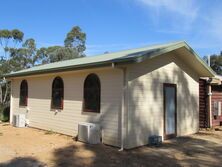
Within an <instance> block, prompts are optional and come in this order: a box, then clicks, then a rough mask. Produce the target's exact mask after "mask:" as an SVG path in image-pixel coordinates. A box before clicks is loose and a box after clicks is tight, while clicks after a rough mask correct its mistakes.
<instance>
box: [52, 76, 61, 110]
mask: <svg viewBox="0 0 222 167" xmlns="http://www.w3.org/2000/svg"><path fill="white" fill-rule="evenodd" d="M63 98H64V85H63V80H62V78H60V77H56V78H55V79H54V80H53V83H52V100H51V108H52V109H63Z"/></svg>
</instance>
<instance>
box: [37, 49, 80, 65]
mask: <svg viewBox="0 0 222 167" xmlns="http://www.w3.org/2000/svg"><path fill="white" fill-rule="evenodd" d="M82 56H83V55H80V54H79V53H78V52H77V51H76V49H75V48H70V47H62V46H51V47H48V48H44V47H43V48H40V49H39V50H38V52H37V57H38V59H39V60H41V63H40V64H47V63H53V62H58V61H62V60H69V59H74V58H78V57H82Z"/></svg>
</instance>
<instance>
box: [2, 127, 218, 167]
mask: <svg viewBox="0 0 222 167" xmlns="http://www.w3.org/2000/svg"><path fill="white" fill-rule="evenodd" d="M11 166H12V167H43V166H53V167H59V166H63V167H69V166H81V167H84V166H85V167H88V166H89V167H93V166H96V167H97V166H98V167H114V166H121V167H131V166H135V167H145V166H152V167H154V166H167V167H168V166H173V167H174V166H218V167H219V166H222V131H206V130H205V131H200V132H199V133H198V134H195V135H190V136H186V137H180V138H177V139H173V140H169V141H167V142H164V143H163V144H162V146H159V147H147V146H144V147H140V148H137V149H133V150H128V151H123V152H119V151H118V148H114V147H110V146H105V145H102V144H101V145H87V144H83V143H81V142H76V141H74V140H73V139H72V138H71V137H68V136H65V135H60V134H54V133H50V132H46V131H42V130H37V129H33V128H14V127H12V126H10V125H8V124H0V167H11Z"/></svg>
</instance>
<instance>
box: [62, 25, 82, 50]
mask: <svg viewBox="0 0 222 167" xmlns="http://www.w3.org/2000/svg"><path fill="white" fill-rule="evenodd" d="M85 42H86V34H85V33H84V32H82V30H81V28H80V27H79V26H74V27H73V28H72V29H71V31H70V32H68V33H67V35H66V38H65V40H64V44H65V47H70V48H75V49H76V50H77V52H79V53H83V51H85V50H86V47H85Z"/></svg>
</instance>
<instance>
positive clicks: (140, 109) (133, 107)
mask: <svg viewBox="0 0 222 167" xmlns="http://www.w3.org/2000/svg"><path fill="white" fill-rule="evenodd" d="M127 76H128V87H129V88H128V130H127V144H126V147H127V148H133V147H136V146H141V145H145V144H147V142H148V137H149V136H151V135H160V136H163V126H164V125H163V114H164V113H163V111H164V109H163V83H173V84H177V135H178V136H181V135H187V134H191V133H195V132H197V131H198V124H199V115H198V112H199V108H198V106H199V104H198V103H199V85H198V79H199V76H198V75H197V74H196V73H195V72H194V71H192V69H190V68H189V65H188V64H186V63H185V62H183V61H181V60H180V59H179V58H178V56H176V55H175V54H173V53H171V54H167V55H161V56H159V57H156V58H153V59H152V60H149V61H145V62H142V63H140V64H133V65H130V66H129V68H128V72H127Z"/></svg>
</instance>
